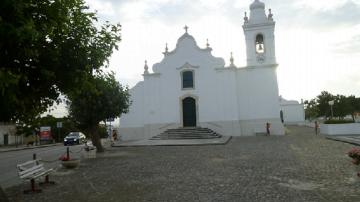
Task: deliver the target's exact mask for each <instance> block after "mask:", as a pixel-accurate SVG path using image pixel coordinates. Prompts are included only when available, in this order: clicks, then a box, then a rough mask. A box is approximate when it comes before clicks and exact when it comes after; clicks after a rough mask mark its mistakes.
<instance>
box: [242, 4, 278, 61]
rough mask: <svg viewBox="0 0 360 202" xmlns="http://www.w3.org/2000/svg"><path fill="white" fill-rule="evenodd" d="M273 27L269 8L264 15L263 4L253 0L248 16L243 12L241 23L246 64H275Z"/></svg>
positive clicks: (273, 23)
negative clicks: (242, 22)
mask: <svg viewBox="0 0 360 202" xmlns="http://www.w3.org/2000/svg"><path fill="white" fill-rule="evenodd" d="M274 29H275V22H274V20H273V14H272V13H271V9H269V12H268V15H267V16H266V14H265V4H264V3H263V2H260V1H259V0H255V1H254V2H253V3H252V4H251V5H250V17H248V16H247V13H246V12H245V17H244V25H243V30H244V34H245V41H246V56H247V66H263V65H266V66H268V65H276V58H275V36H274Z"/></svg>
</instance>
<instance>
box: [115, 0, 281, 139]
mask: <svg viewBox="0 0 360 202" xmlns="http://www.w3.org/2000/svg"><path fill="white" fill-rule="evenodd" d="M242 27H243V30H244V35H245V41H246V56H247V65H246V66H245V67H237V66H235V65H234V63H233V58H232V56H231V58H230V63H231V64H230V65H229V66H225V62H224V59H222V58H218V57H214V56H213V55H212V54H211V51H212V49H211V48H210V47H209V45H207V47H205V48H200V47H199V46H198V45H197V43H196V41H195V39H194V37H193V36H191V35H190V34H189V33H188V27H186V26H185V33H184V34H183V35H182V36H181V37H180V38H179V39H178V41H177V44H176V48H175V49H174V50H172V51H168V49H167V48H166V50H165V52H164V58H163V59H162V61H161V62H159V63H157V64H154V65H153V67H152V71H150V70H149V68H148V66H147V64H146V63H145V67H144V74H143V78H144V80H143V81H140V82H138V83H137V84H136V85H135V86H134V87H133V88H132V89H131V90H130V94H131V100H132V104H131V106H130V109H129V112H128V113H127V114H123V115H122V116H121V118H120V129H119V132H120V134H121V137H122V139H123V140H138V139H149V138H151V137H153V136H156V135H159V134H161V133H163V132H164V131H166V130H168V129H176V128H191V127H196V128H199V127H200V128H207V129H211V130H212V131H215V132H216V133H217V134H221V135H223V136H249V135H256V134H258V133H265V132H266V124H267V123H270V133H271V135H284V126H283V123H282V120H281V119H280V102H279V90H278V82H277V75H276V68H277V66H278V64H277V62H276V55H275V37H274V29H275V21H274V20H273V15H272V13H271V10H270V9H269V12H268V14H266V13H265V4H264V3H262V2H260V1H259V0H255V1H254V2H253V3H252V4H251V5H250V16H249V17H247V15H246V13H245V17H244V24H243V26H242Z"/></svg>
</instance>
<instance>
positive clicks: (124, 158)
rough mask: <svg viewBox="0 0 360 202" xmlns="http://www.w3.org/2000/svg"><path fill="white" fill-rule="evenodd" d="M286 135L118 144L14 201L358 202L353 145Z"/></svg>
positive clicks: (297, 130) (303, 132)
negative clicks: (152, 144)
mask: <svg viewBox="0 0 360 202" xmlns="http://www.w3.org/2000/svg"><path fill="white" fill-rule="evenodd" d="M288 129H289V131H290V132H289V135H286V136H258V137H233V138H232V140H231V141H230V142H229V143H228V144H226V145H206V146H157V147H119V148H112V149H110V150H108V151H107V152H105V153H104V154H101V155H100V157H98V158H96V159H88V160H84V161H82V163H81V166H80V167H79V168H78V169H75V170H63V169H59V170H58V171H57V172H56V173H54V175H53V177H52V178H53V179H54V180H55V181H56V182H57V185H54V186H48V187H45V188H44V189H43V193H41V194H32V195H23V194H22V192H21V190H22V189H24V188H27V187H28V186H29V185H28V183H26V184H23V185H21V186H16V187H12V188H9V189H6V190H5V192H6V194H7V195H8V197H9V199H10V201H15V202H16V201H26V202H32V201H33V202H35V201H52V202H57V201H59V202H60V201H82V202H84V201H90V202H91V201H126V202H127V201H274V202H275V201H276V202H278V201H352V202H353V201H360V182H359V179H358V177H356V172H355V167H354V166H353V165H352V164H351V159H350V158H349V157H347V156H346V152H347V151H349V150H350V149H351V148H352V147H353V145H350V144H346V143H342V142H338V141H331V140H328V139H326V138H325V137H323V136H320V135H319V136H315V135H314V134H313V130H312V129H311V128H307V127H295V126H293V127H288Z"/></svg>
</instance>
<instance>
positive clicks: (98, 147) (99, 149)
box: [90, 125, 104, 152]
mask: <svg viewBox="0 0 360 202" xmlns="http://www.w3.org/2000/svg"><path fill="white" fill-rule="evenodd" d="M90 134H91V141H92V143H93V145H94V146H95V147H96V151H97V152H104V148H103V146H102V145H101V141H100V136H99V133H98V126H97V125H96V126H95V127H92V129H91V130H90Z"/></svg>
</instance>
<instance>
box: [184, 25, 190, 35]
mask: <svg viewBox="0 0 360 202" xmlns="http://www.w3.org/2000/svg"><path fill="white" fill-rule="evenodd" d="M184 29H185V33H187V31H188V29H189V27H188V26H187V25H185V27H184Z"/></svg>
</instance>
